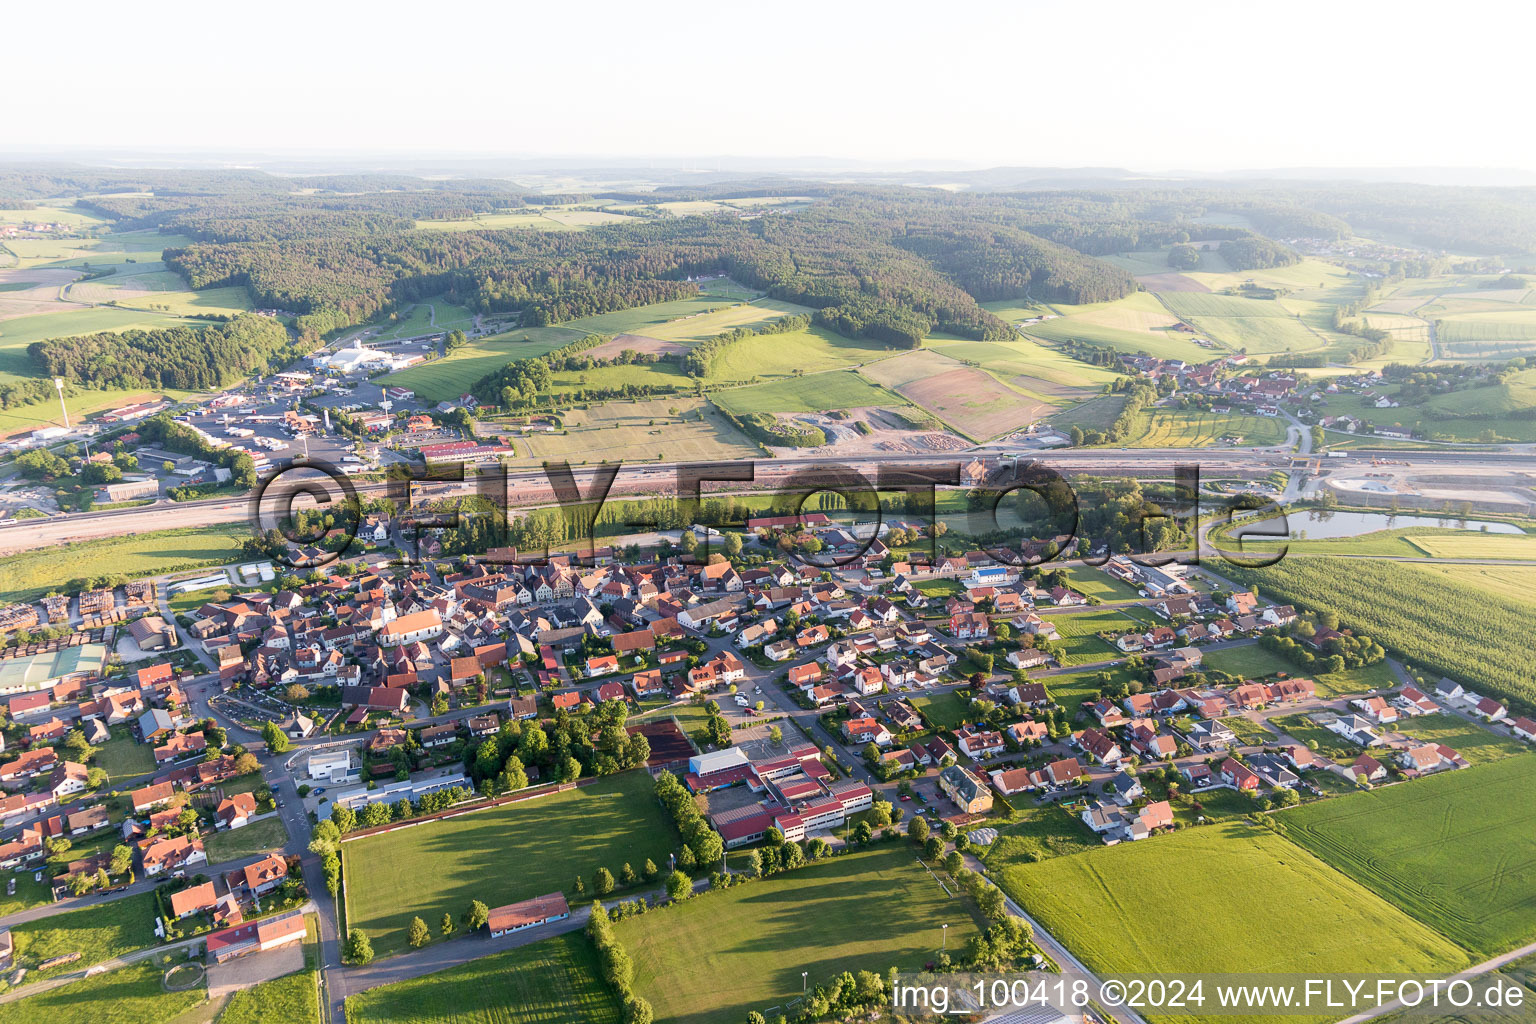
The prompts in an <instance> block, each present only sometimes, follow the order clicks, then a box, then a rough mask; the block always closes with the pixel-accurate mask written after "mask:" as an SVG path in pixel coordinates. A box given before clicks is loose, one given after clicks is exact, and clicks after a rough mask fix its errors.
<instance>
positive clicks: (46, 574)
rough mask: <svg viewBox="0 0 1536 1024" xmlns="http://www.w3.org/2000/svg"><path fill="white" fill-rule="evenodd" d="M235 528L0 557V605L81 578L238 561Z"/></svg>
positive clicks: (113, 539) (115, 539)
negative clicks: (0, 580) (1, 602)
mask: <svg viewBox="0 0 1536 1024" xmlns="http://www.w3.org/2000/svg"><path fill="white" fill-rule="evenodd" d="M248 535H249V534H248V533H243V532H242V530H241V529H240V528H239V526H238V525H237V524H231V525H228V526H205V527H192V528H188V529H181V530H163V531H160V532H157V533H141V534H137V535H135V536H132V537H103V538H100V539H98V540H85V541H79V542H77V543H73V544H62V545H58V546H56V547H50V548H46V549H41V550H35V551H23V552H20V553H18V554H14V555H5V556H0V578H3V580H4V582H3V583H0V601H6V602H12V601H35V600H37V599H38V598H39V597H41V596H42V595H44V594H46V593H48V591H50V590H53V589H56V588H61V587H63V586H64V585H65V584H66V583H67V582H68V581H69V580H72V579H77V578H80V577H89V576H102V575H107V574H121V575H123V576H128V577H139V576H157V575H161V574H164V573H172V572H180V571H182V570H190V569H202V568H206V567H207V566H211V565H224V564H226V563H229V562H233V561H237V560H238V559H239V558H240V544H241V542H242V541H243V540H244V539H245V537H246V536H248Z"/></svg>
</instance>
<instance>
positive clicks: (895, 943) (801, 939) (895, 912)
mask: <svg viewBox="0 0 1536 1024" xmlns="http://www.w3.org/2000/svg"><path fill="white" fill-rule="evenodd" d="M941 924H948V925H949V932H950V934H949V935H948V943H949V947H950V948H951V949H962V948H964V946H965V944H966V942H967V941H968V940H969V939H970V937H971V936H972V935H973V934H975V932H976V925H975V921H974V920H973V918H972V912H971V910H970V908H969V907H968V905H967V903H966V902H965V901H964V899H963V898H961V897H951V896H948V895H946V894H945V891H944V889H943V888H941V887H940V885H939V884H938V882H936V881H935V880H934V879H933V877H932V876H931V875H929V874H928V872H927V871H926V870H924V869H923V868H922V866H920V865H919V864H918V863H917V862H916V859H915V858H914V856H913V849H912V847H911V846H910V845H908V844H907V843H906V842H904V841H901V842H894V843H888V844H879V845H877V846H876V847H874V848H873V849H870V850H868V851H866V852H862V853H854V854H849V855H847V856H842V857H834V858H831V859H829V860H824V861H819V862H817V863H815V864H811V865H809V866H807V867H805V868H802V869H799V870H795V871H789V872H785V873H783V874H779V875H773V876H771V877H769V878H766V879H763V880H761V881H756V882H751V883H748V884H746V885H742V886H738V887H736V888H733V889H728V890H726V891H724V892H720V893H711V894H709V895H708V896H705V897H702V898H696V899H693V900H689V901H688V902H686V903H683V904H681V905H680V906H675V907H670V908H667V909H664V910H659V911H652V912H650V913H647V914H643V915H641V916H639V917H633V918H629V919H627V920H624V921H620V922H619V923H618V924H616V925H615V926H614V934H615V936H616V937H617V938H618V939H619V941H620V942H622V943H623V944H624V946H625V948H626V949H628V951H629V954H630V956H631V957H632V958H633V959H634V962H635V983H634V988H635V991H636V992H637V993H639V994H640V995H642V996H644V997H645V998H647V999H649V1000H650V1001H651V1004H652V1006H653V1007H654V1008H655V1011H656V1019H657V1020H658V1021H666V1022H668V1024H717V1022H735V1021H741V1020H745V1019H746V1016H747V1013H748V1011H751V1010H759V1011H764V1012H765V1016H767V1017H768V1019H770V1020H772V1019H773V1018H774V1014H773V1013H767V1012H766V1011H767V1010H768V1009H769V1008H770V1007H773V1006H780V1007H782V1006H784V1004H785V1003H786V1001H788V1000H789V999H793V998H795V997H797V996H798V995H799V994H800V991H801V988H802V980H801V977H800V973H801V972H802V971H805V972H808V974H809V977H808V978H807V979H806V980H807V981H808V983H809V985H811V986H815V985H817V984H820V983H822V982H825V981H828V980H830V979H831V978H833V977H835V976H836V975H837V974H839V973H840V972H842V971H859V970H870V971H874V972H876V973H877V974H880V975H882V976H883V975H884V974H885V972H886V971H887V970H888V969H890V968H891V967H892V966H896V967H900V968H901V969H903V970H907V971H912V970H918V969H921V968H922V967H923V965H924V964H925V963H927V962H928V961H930V960H932V959H933V958H934V957H935V956H937V954H938V952H939V946H940V943H941V930H940V927H939V926H940V925H941ZM785 1012H787V1011H785Z"/></svg>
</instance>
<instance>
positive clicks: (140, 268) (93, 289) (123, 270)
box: [55, 261, 251, 316]
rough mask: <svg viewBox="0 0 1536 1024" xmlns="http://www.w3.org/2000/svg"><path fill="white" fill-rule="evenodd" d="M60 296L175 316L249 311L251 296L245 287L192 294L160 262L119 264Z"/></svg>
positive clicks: (189, 289)
mask: <svg viewBox="0 0 1536 1024" xmlns="http://www.w3.org/2000/svg"><path fill="white" fill-rule="evenodd" d="M55 273H56V271H55ZM62 295H63V297H64V299H66V300H67V301H69V302H78V303H93V304H97V305H112V306H117V307H119V308H124V309H142V310H149V311H151V312H156V313H169V314H172V315H176V316H207V315H210V314H218V315H229V314H233V313H241V312H244V311H246V310H249V309H250V308H251V297H250V295H249V294H248V293H247V292H246V290H245V289H244V288H239V287H229V288H205V289H203V290H202V291H193V290H192V289H191V287H190V286H189V285H188V284H187V281H186V278H184V277H182V276H181V275H180V274H178V273H176V272H175V271H174V270H171V269H169V268H167V267H166V265H165V264H164V263H162V262H159V261H154V262H143V263H123V264H120V265H118V266H117V267H116V268H115V269H114V270H113V272H112V273H111V274H110V275H109V276H107V277H98V278H94V279H92V280H89V281H79V282H76V283H74V284H69V285H66V286H65V287H64V288H63V289H62Z"/></svg>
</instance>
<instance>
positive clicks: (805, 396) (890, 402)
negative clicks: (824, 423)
mask: <svg viewBox="0 0 1536 1024" xmlns="http://www.w3.org/2000/svg"><path fill="white" fill-rule="evenodd" d="M710 399H711V400H712V401H713V402H714V403H715V404H716V405H718V406H719V407H720V408H722V409H724V410H725V411H726V412H728V413H732V414H733V415H736V416H750V415H751V414H753V413H759V412H768V413H779V412H783V413H790V412H828V411H830V410H833V409H858V408H863V407H864V406H869V405H875V406H884V407H890V406H904V405H906V404H907V403H906V402H904V401H902V400H901V399H900V398H898V397H897V396H895V395H893V394H892V393H891V392H889V391H887V390H885V389H884V388H881V387H876V386H875V385H874V384H871V383H870V382H869V381H867V380H865V379H864V378H863V377H861V376H859V375H858V374H857V373H855V372H853V371H852V370H833V371H831V372H829V373H814V374H808V375H806V376H804V377H785V378H783V379H782V380H775V381H770V382H768V383H766V384H754V385H752V386H751V387H745V388H731V389H729V390H726V391H716V392H713V393H712V394H711V395H710Z"/></svg>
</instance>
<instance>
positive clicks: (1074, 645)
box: [1041, 608, 1142, 665]
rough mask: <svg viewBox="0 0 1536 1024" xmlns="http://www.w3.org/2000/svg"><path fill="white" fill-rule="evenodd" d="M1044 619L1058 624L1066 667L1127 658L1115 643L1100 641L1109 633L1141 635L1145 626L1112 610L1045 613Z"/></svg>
mask: <svg viewBox="0 0 1536 1024" xmlns="http://www.w3.org/2000/svg"><path fill="white" fill-rule="evenodd" d="M1041 617H1042V618H1044V619H1046V620H1047V621H1048V622H1054V623H1055V624H1056V632H1057V633H1059V634H1060V635H1061V642H1060V650H1061V663H1062V664H1063V665H1086V664H1089V663H1091V662H1098V661H1109V660H1110V659H1111V658H1123V657H1125V655H1124V654H1123V653H1122V652H1121V651H1120V649H1119V648H1117V647H1116V646H1115V645H1114V644H1112V643H1110V642H1108V641H1107V640H1103V639H1100V638H1099V635H1098V634H1099V633H1100V632H1103V631H1105V630H1108V631H1110V632H1112V633H1114V634H1115V635H1116V636H1119V635H1121V634H1123V633H1130V632H1139V631H1140V630H1141V629H1142V623H1140V622H1137V621H1136V620H1135V619H1133V618H1131V617H1130V616H1129V615H1127V614H1125V613H1124V612H1121V611H1116V610H1115V609H1113V608H1103V609H1093V610H1088V611H1062V612H1056V613H1052V612H1044V613H1042V615H1041Z"/></svg>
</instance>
